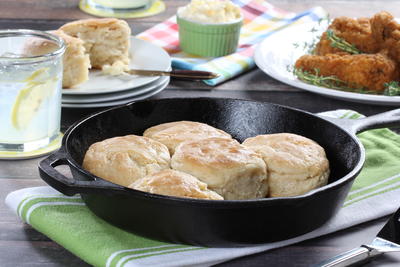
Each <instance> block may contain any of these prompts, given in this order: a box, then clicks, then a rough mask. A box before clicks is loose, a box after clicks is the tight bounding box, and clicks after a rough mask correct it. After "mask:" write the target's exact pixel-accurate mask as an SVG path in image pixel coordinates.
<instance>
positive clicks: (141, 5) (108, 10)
mask: <svg viewBox="0 0 400 267" xmlns="http://www.w3.org/2000/svg"><path fill="white" fill-rule="evenodd" d="M153 3H154V0H81V1H80V4H79V5H80V7H81V9H82V10H84V11H86V12H88V13H90V14H94V15H97V16H101V17H117V18H128V17H130V16H131V15H132V16H133V17H135V13H138V12H143V10H146V9H149V8H150V7H151V5H152V4H153Z"/></svg>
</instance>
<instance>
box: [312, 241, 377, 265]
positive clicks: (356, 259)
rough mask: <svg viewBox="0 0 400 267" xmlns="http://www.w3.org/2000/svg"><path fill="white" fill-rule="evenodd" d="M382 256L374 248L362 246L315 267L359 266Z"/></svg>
mask: <svg viewBox="0 0 400 267" xmlns="http://www.w3.org/2000/svg"><path fill="white" fill-rule="evenodd" d="M380 254H381V252H378V251H377V250H375V249H373V248H369V247H367V246H361V247H359V248H355V249H352V250H349V251H347V252H344V253H342V254H339V255H337V256H335V257H333V258H330V259H328V260H326V261H323V262H321V263H319V264H317V265H314V267H345V266H358V265H361V264H364V263H366V262H368V261H369V260H371V259H372V258H373V257H375V256H377V255H380Z"/></svg>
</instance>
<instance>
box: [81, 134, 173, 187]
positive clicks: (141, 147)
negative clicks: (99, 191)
mask: <svg viewBox="0 0 400 267" xmlns="http://www.w3.org/2000/svg"><path fill="white" fill-rule="evenodd" d="M82 166H83V168H84V169H85V170H87V171H89V172H91V173H92V174H94V175H96V176H98V177H101V178H103V179H105V180H108V181H110V182H113V183H116V184H119V185H123V186H128V185H130V184H132V183H133V182H134V181H136V180H137V179H139V178H142V177H144V176H146V175H148V174H152V173H155V172H158V171H161V170H163V169H168V168H169V167H170V155H169V152H168V148H167V147H166V146H164V145H163V144H161V143H159V142H157V141H155V140H153V139H150V138H147V137H143V136H137V135H126V136H120V137H113V138H109V139H106V140H103V141H101V142H97V143H94V144H92V145H91V146H90V147H89V149H88V150H87V151H86V154H85V157H84V159H83V164H82Z"/></svg>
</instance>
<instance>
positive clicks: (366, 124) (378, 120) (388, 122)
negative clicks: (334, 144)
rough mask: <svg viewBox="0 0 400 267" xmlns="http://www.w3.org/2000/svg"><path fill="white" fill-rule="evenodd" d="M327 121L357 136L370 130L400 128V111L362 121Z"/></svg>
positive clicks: (333, 119) (391, 111)
mask: <svg viewBox="0 0 400 267" xmlns="http://www.w3.org/2000/svg"><path fill="white" fill-rule="evenodd" d="M323 118H324V119H327V120H329V121H331V122H333V123H335V124H337V125H339V126H340V127H342V128H344V129H346V130H347V131H349V132H350V133H353V134H356V133H360V132H363V131H366V130H369V129H378V128H386V127H400V109H394V110H390V111H387V112H383V113H379V114H376V115H372V116H369V117H365V118H362V119H357V120H353V119H336V118H327V117H323Z"/></svg>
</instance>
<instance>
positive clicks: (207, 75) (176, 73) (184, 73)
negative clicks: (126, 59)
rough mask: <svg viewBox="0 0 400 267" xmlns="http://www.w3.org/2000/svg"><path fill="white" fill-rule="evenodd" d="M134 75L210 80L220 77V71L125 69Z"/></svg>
mask: <svg viewBox="0 0 400 267" xmlns="http://www.w3.org/2000/svg"><path fill="white" fill-rule="evenodd" d="M125 72H127V73H129V74H133V75H142V76H171V77H177V78H185V79H194V80H209V79H215V78H218V77H219V76H220V75H219V74H218V73H213V72H209V71H200V70H171V71H160V70H133V69H132V70H128V71H125Z"/></svg>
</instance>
